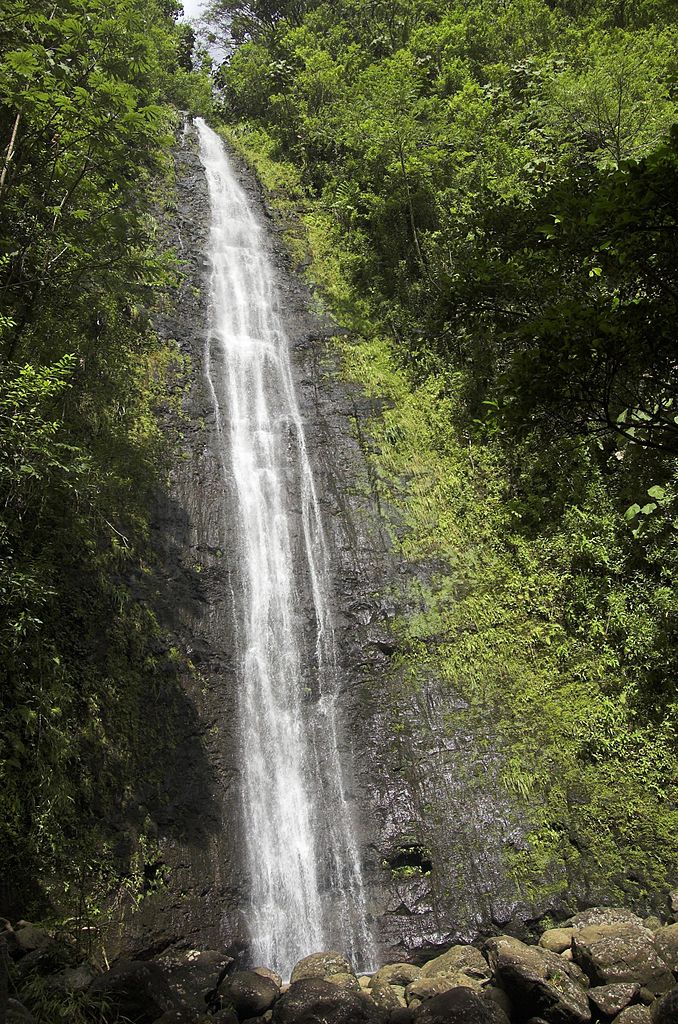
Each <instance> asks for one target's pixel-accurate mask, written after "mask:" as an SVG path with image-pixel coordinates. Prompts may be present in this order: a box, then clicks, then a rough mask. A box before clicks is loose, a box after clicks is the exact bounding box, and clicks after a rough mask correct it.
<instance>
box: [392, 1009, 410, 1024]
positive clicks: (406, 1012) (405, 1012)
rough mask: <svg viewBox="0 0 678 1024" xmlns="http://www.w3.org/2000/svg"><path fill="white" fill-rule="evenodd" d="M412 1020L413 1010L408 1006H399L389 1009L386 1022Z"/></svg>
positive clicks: (405, 1023)
mask: <svg viewBox="0 0 678 1024" xmlns="http://www.w3.org/2000/svg"><path fill="white" fill-rule="evenodd" d="M413 1022H414V1010H410V1008H409V1006H407V1007H405V1006H399V1007H397V1008H396V1009H395V1010H391V1012H390V1014H389V1016H388V1024H413Z"/></svg>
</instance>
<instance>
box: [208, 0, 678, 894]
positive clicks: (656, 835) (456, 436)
mask: <svg viewBox="0 0 678 1024" xmlns="http://www.w3.org/2000/svg"><path fill="white" fill-rule="evenodd" d="M676 42H677V37H676V20H675V8H674V7H673V6H672V5H670V4H665V3H662V2H653V0H633V2H629V0H620V2H619V3H614V4H608V3H602V2H601V3H598V2H597V0H583V2H580V0H563V2H558V3H546V2H543V0H508V2H507V3H504V4H501V5H499V7H498V6H497V5H496V4H490V3H489V0H473V2H471V3H466V4H464V5H453V6H450V5H448V4H442V3H437V2H436V0H431V2H429V3H426V4H415V3H412V2H408V0H402V2H399V3H398V4H395V5H393V4H389V5H385V4H384V5H382V4H380V3H370V4H357V3H353V2H351V0H340V2H339V3H335V4H332V5H329V4H324V3H315V2H314V3H308V4H307V8H306V13H305V16H304V17H303V19H299V18H295V19H294V20H289V19H288V20H286V19H285V17H284V16H281V17H280V18H279V19H278V21H277V23H276V26H275V31H274V32H273V33H272V34H271V35H269V36H264V35H260V36H258V37H257V39H256V42H247V41H245V42H243V44H242V45H241V46H240V47H239V48H238V49H236V51H235V53H234V54H233V55H232V56H231V57H230V59H229V60H228V61H227V63H226V64H225V65H224V66H223V67H222V68H221V69H220V72H219V78H220V81H221V83H222V86H223V89H224V97H225V104H224V108H223V111H222V113H223V116H224V117H225V118H226V119H227V120H229V121H230V126H229V129H228V132H229V137H230V138H231V140H232V141H234V142H235V144H236V145H238V146H239V147H240V149H241V151H243V152H244V153H245V155H246V156H247V157H248V158H249V159H250V160H251V161H252V162H253V163H254V165H255V167H257V169H258V170H259V172H260V175H261V177H262V180H263V182H264V184H265V185H267V186H268V187H271V188H272V196H273V199H274V201H275V203H276V204H277V205H278V207H279V208H280V210H281V211H282V213H283V217H284V222H285V224H286V226H287V240H288V243H289V244H290V249H291V251H292V254H293V257H294V258H295V260H296V261H297V262H298V264H299V265H302V266H306V265H308V274H309V275H310V277H311V278H312V279H313V281H314V283H315V284H316V285H317V286H318V288H317V289H316V291H317V292H318V291H319V292H321V293H322V294H323V295H324V297H325V301H326V302H327V303H328V305H329V306H330V308H331V310H332V311H333V312H334V314H335V316H337V317H338V318H339V319H340V321H341V322H342V323H343V324H344V325H346V326H348V327H349V328H351V329H352V332H353V333H352V337H351V339H350V340H349V341H343V342H341V348H342V352H343V357H344V366H345V371H346V374H347V376H348V377H349V378H351V379H352V380H355V381H358V382H359V383H360V384H361V385H362V386H363V387H364V388H365V389H366V391H367V392H368V393H369V394H371V395H374V396H378V397H379V398H381V399H385V402H384V403H383V406H384V409H385V411H384V412H383V414H382V415H381V416H380V417H378V418H375V419H374V420H373V421H371V422H370V424H369V425H366V424H361V425H360V431H361V441H362V443H363V445H364V449H365V451H366V454H367V455H368V458H369V460H370V463H371V466H370V475H371V481H372V487H373V489H374V491H375V495H376V498H377V500H378V501H379V504H380V507H381V509H382V511H383V513H384V515H386V516H388V517H389V519H390V520H391V522H392V539H393V544H394V547H395V549H396V551H397V552H398V553H399V554H400V555H401V556H402V557H403V558H407V559H411V560H415V561H422V560H423V561H424V562H426V563H427V564H433V565H441V564H443V565H445V567H446V568H445V569H444V570H441V571H440V572H439V573H437V575H436V576H435V577H434V579H433V580H432V583H431V586H430V589H429V590H428V592H426V593H424V594H418V595H409V597H408V602H409V604H410V605H411V607H420V608H421V610H420V611H419V612H417V613H416V614H414V613H412V614H410V615H409V616H408V617H407V619H405V620H403V621H402V622H401V623H400V624H399V630H400V633H401V637H400V641H401V642H400V650H401V652H402V653H401V656H400V658H399V661H398V665H397V669H396V670H394V676H393V680H392V685H393V707H394V734H396V735H399V734H400V733H401V732H403V731H404V730H405V725H404V724H403V723H402V722H399V721H398V715H397V707H398V694H399V693H400V692H401V691H402V688H403V687H405V688H407V687H412V688H414V689H415V690H416V687H417V686H418V685H420V682H421V680H422V679H425V678H430V677H432V676H433V677H437V678H438V679H441V680H442V681H443V684H444V686H445V687H446V688H447V690H448V692H449V693H450V694H451V695H452V696H454V697H455V698H459V700H458V701H457V702H456V703H455V707H456V706H457V704H462V705H463V706H464V708H465V710H462V711H455V720H454V722H450V728H451V729H457V728H459V722H460V720H461V721H462V722H463V727H464V729H465V733H466V734H472V735H474V736H476V737H478V742H479V743H482V742H486V743H487V744H488V749H489V750H492V751H499V752H500V754H501V758H502V766H501V769H500V780H499V781H500V783H501V785H502V787H503V788H504V790H505V791H506V794H507V796H508V797H509V798H510V799H511V800H512V801H513V802H514V803H515V804H516V805H518V806H519V807H520V808H521V809H522V812H523V813H524V814H525V815H527V818H528V819H529V820H530V821H531V823H532V831H531V834H530V837H529V845H528V847H527V848H526V849H524V850H521V851H514V852H513V853H512V854H511V855H510V863H511V868H512V870H513V872H514V875H515V878H516V881H517V883H518V884H519V885H520V887H521V888H522V890H523V891H524V893H525V894H526V895H527V896H536V895H538V894H539V893H540V892H543V891H545V890H548V891H550V892H553V891H561V890H567V889H568V887H569V886H571V885H574V884H577V885H578V887H579V892H582V891H583V887H585V886H587V885H590V886H591V891H595V892H596V893H600V892H601V891H604V892H606V893H607V894H608V895H609V897H610V898H614V899H620V900H623V899H638V900H643V899H645V898H647V897H648V895H652V893H653V892H654V893H656V892H659V891H661V890H662V888H664V887H666V886H668V885H670V884H671V883H672V882H675V879H676V877H677V875H678V861H677V859H676V851H675V843H674V840H673V836H674V835H675V829H676V825H677V824H678V822H677V821H676V812H675V777H676V767H677V764H676V757H677V751H676V710H677V708H676V697H675V688H674V680H675V677H676V671H677V670H678V663H677V661H676V652H677V650H678V643H677V640H678V634H677V629H676V623H677V622H678V604H677V603H676V574H677V571H678V561H677V559H678V540H677V535H676V530H675V509H676V500H677V498H676V494H677V480H676V462H675V455H676V451H677V435H676V427H677V425H678V419H677V418H676V413H677V412H678V408H677V407H676V406H677V402H678V395H677V394H676V357H675V316H676V294H675V280H676V271H677V269H678V268H677V266H676V244H675V239H676V220H675V197H676V195H677V194H678V173H677V172H678V136H676V134H675V129H674V132H673V134H672V133H671V132H670V126H671V124H672V122H673V121H674V120H676V102H675V73H676V64H675V52H676ZM274 69H275V70H274ZM295 214H296V217H297V222H298V223H299V222H301V223H303V226H304V230H303V232H301V233H300V232H299V230H297V229H294V228H293V227H292V228H290V223H293V221H294V215H295ZM467 726H468V729H466V727H467Z"/></svg>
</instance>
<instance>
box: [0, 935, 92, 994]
mask: <svg viewBox="0 0 678 1024" xmlns="http://www.w3.org/2000/svg"><path fill="white" fill-rule="evenodd" d="M76 964H77V960H76V959H75V955H74V952H73V949H72V947H70V946H66V945H65V944H64V943H62V942H53V941H50V942H48V943H47V944H46V945H45V946H41V947H40V948H39V949H34V950H32V951H31V952H30V953H24V954H23V955H22V956H21V957H20V959H18V960H16V961H15V966H14V971H13V974H14V980H15V982H16V984H17V985H18V986H22V985H24V984H25V983H26V982H27V981H28V980H29V978H31V977H32V976H34V975H39V976H40V977H43V978H49V977H50V976H51V975H54V974H57V973H58V972H60V971H63V970H64V969H65V968H67V967H74V966H76Z"/></svg>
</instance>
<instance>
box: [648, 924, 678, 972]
mask: <svg viewBox="0 0 678 1024" xmlns="http://www.w3.org/2000/svg"><path fill="white" fill-rule="evenodd" d="M654 944H655V948H656V950H657V952H658V953H659V955H660V957H661V958H662V960H665V961H666V964H667V966H668V967H669V969H670V970H672V971H676V972H678V924H669V925H667V926H666V927H665V928H660V929H659V930H658V931H656V932H655V936H654Z"/></svg>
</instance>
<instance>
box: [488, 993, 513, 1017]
mask: <svg viewBox="0 0 678 1024" xmlns="http://www.w3.org/2000/svg"><path fill="white" fill-rule="evenodd" d="M483 996H484V997H485V999H491V1000H492V1002H494V1003H496V1004H497V1006H498V1007H499V1008H500V1009H501V1010H503V1011H504V1013H505V1014H506V1016H507V1017H508V1018H509V1020H510V1019H511V1017H512V1016H513V1004H512V1002H511V1000H510V999H509V997H508V996H507V994H506V992H504V990H503V988H497V987H496V986H495V985H488V986H487V988H484V989H483Z"/></svg>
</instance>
